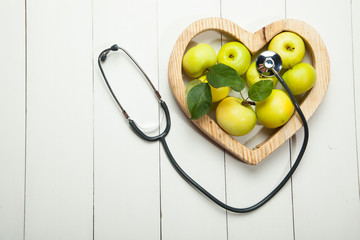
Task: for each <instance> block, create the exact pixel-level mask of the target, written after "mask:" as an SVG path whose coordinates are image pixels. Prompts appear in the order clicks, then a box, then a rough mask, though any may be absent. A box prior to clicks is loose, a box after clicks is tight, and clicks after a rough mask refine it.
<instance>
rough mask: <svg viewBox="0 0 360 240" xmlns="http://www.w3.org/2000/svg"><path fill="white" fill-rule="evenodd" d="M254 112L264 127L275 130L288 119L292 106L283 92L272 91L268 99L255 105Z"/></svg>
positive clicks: (278, 90)
mask: <svg viewBox="0 0 360 240" xmlns="http://www.w3.org/2000/svg"><path fill="white" fill-rule="evenodd" d="M255 112H256V116H257V118H258V119H259V121H260V123H261V124H262V125H263V126H264V127H266V128H277V127H280V126H282V125H284V124H285V123H286V122H287V121H288V120H289V119H290V117H291V116H292V114H293V112H294V105H293V104H292V102H291V99H290V97H289V96H288V95H287V94H286V93H285V92H284V91H283V90H280V89H273V90H272V92H271V94H270V96H269V97H267V98H266V99H265V100H263V101H260V102H257V103H256V106H255Z"/></svg>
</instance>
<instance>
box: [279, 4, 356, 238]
mask: <svg viewBox="0 0 360 240" xmlns="http://www.w3.org/2000/svg"><path fill="white" fill-rule="evenodd" d="M286 5H287V16H288V18H296V19H300V20H304V21H305V22H307V23H309V24H310V25H312V26H313V27H314V28H315V29H316V30H317V31H318V32H319V33H320V35H321V36H322V38H323V40H324V42H325V44H326V46H327V50H328V53H329V57H330V64H331V68H330V72H331V77H330V86H329V89H328V92H327V95H326V96H325V98H324V101H323V102H322V104H321V105H320V107H319V109H318V110H317V112H316V113H315V114H314V115H313V116H312V118H311V119H310V121H309V128H310V139H309V144H308V148H307V151H306V153H305V155H304V160H303V162H302V164H301V165H300V166H299V169H298V173H297V174H296V175H295V177H294V178H293V187H294V195H293V197H294V219H295V238H296V239H359V238H360V229H359V226H360V218H359V214H360V204H359V191H358V190H359V189H358V171H357V170H358V168H357V159H356V133H355V118H354V117H355V115H354V90H353V86H354V85H353V69H352V37H351V6H350V2H349V1H347V2H344V1H340V0H338V1H330V2H329V1H309V0H308V1H302V3H301V5H299V2H298V1H293V0H288V1H287V4H286ZM334 16H336V17H334ZM301 142H302V134H298V135H297V139H296V142H295V143H294V147H293V149H294V150H293V151H292V152H293V153H294V154H295V153H297V151H298V150H299V149H300V147H301ZM293 157H295V156H293Z"/></svg>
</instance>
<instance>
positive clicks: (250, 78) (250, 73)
mask: <svg viewBox="0 0 360 240" xmlns="http://www.w3.org/2000/svg"><path fill="white" fill-rule="evenodd" d="M260 80H271V81H273V83H274V87H275V85H276V84H277V82H278V80H277V78H276V77H275V76H272V77H263V76H261V75H260V73H259V72H258V70H257V69H256V65H255V62H253V63H252V64H251V65H250V67H249V69H248V70H247V72H246V83H247V85H248V86H249V87H251V86H252V85H254V84H255V83H256V82H258V81H260Z"/></svg>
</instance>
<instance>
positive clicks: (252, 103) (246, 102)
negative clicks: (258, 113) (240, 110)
mask: <svg viewBox="0 0 360 240" xmlns="http://www.w3.org/2000/svg"><path fill="white" fill-rule="evenodd" d="M241 104H242V105H244V106H246V105H253V106H255V105H256V103H255V102H253V101H248V100H244V101H242V103H241Z"/></svg>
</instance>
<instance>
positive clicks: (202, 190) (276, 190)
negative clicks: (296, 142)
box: [160, 79, 309, 213]
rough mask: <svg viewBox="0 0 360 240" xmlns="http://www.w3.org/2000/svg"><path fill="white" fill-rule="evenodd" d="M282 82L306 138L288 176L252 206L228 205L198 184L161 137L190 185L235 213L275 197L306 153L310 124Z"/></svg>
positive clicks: (173, 164) (177, 168)
mask: <svg viewBox="0 0 360 240" xmlns="http://www.w3.org/2000/svg"><path fill="white" fill-rule="evenodd" d="M280 83H281V84H282V85H283V86H284V88H285V90H286V91H287V92H288V94H289V96H290V99H291V101H292V103H293V104H294V107H295V109H296V112H297V113H298V114H299V116H300V118H301V121H302V122H303V128H304V140H303V144H302V146H301V149H300V151H299V154H298V156H297V158H296V160H295V162H294V164H293V166H292V167H291V168H290V170H289V172H288V173H287V174H286V176H285V177H284V179H283V180H282V181H281V182H280V183H279V185H277V186H276V188H275V189H274V190H272V191H271V192H270V193H269V194H268V195H267V196H266V197H265V198H263V199H262V200H261V201H259V202H258V203H256V204H254V205H252V206H250V207H246V208H236V207H232V206H229V205H227V204H226V203H224V202H222V201H220V200H219V199H217V198H216V197H214V196H213V195H212V194H211V193H209V192H208V191H207V190H206V189H204V188H203V187H202V186H201V185H200V184H198V183H197V182H196V181H195V180H193V179H192V178H191V177H190V176H189V175H188V174H187V173H186V172H185V171H184V170H183V169H182V168H181V167H180V166H179V164H178V163H177V162H176V160H175V158H174V157H173V155H172V154H171V151H170V149H169V147H168V145H167V143H166V140H165V136H164V137H161V138H160V141H161V144H162V145H163V147H164V150H165V153H166V155H167V156H168V158H169V160H170V162H171V164H172V166H173V167H174V168H175V170H176V171H177V172H178V173H179V174H180V176H181V177H183V178H184V179H185V180H186V181H187V182H188V183H189V184H190V185H192V186H193V187H194V188H196V189H197V190H199V191H200V192H201V193H202V194H204V195H205V196H206V197H207V198H209V199H210V200H211V201H213V202H214V203H216V204H217V205H219V206H220V207H222V208H224V209H226V210H228V211H231V212H234V213H247V212H251V211H254V210H256V209H258V208H260V207H261V206H263V205H264V204H265V203H266V202H268V201H269V200H270V199H271V198H272V197H274V196H275V195H276V194H277V193H278V192H279V191H280V189H281V188H282V187H283V186H284V185H285V184H286V183H287V181H288V180H289V179H290V178H291V176H292V175H293V173H294V172H295V170H296V168H297V167H298V166H299V164H300V161H301V159H302V157H303V155H304V153H305V149H306V146H307V143H308V139H309V128H308V124H307V121H306V118H305V116H304V114H303V112H302V111H301V109H300V106H299V104H298V103H297V101H296V99H295V97H294V95H293V94H292V93H291V91H290V89H289V88H288V86H287V85H286V84H284V83H283V80H282V79H281V80H280Z"/></svg>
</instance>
